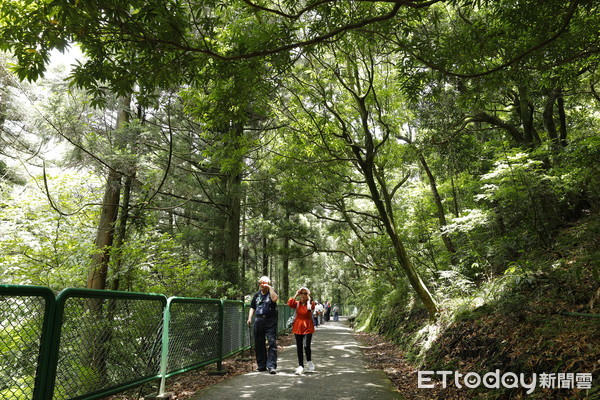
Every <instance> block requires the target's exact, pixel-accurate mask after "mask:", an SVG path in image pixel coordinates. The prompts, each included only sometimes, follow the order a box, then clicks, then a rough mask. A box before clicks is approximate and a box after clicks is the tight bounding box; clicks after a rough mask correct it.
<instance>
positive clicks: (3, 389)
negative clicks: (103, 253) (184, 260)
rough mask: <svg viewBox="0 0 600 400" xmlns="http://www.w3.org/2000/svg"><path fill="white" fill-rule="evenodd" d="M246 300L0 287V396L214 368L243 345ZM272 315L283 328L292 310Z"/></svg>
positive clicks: (67, 393) (106, 388) (56, 396)
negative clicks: (213, 365)
mask: <svg viewBox="0 0 600 400" xmlns="http://www.w3.org/2000/svg"><path fill="white" fill-rule="evenodd" d="M248 307H249V306H248V305H247V304H244V303H243V302H241V301H228V300H215V299H194V298H184V297H171V298H169V299H167V298H166V297H165V296H164V295H161V294H148V293H131V292H116V291H104V290H88V289H65V290H63V291H62V292H60V293H59V294H58V295H57V296H56V297H55V295H54V293H53V292H52V291H51V290H50V289H48V288H45V287H39V286H15V285H0V399H3V400H66V399H69V400H79V399H86V400H93V399H99V398H102V397H105V396H108V395H110V394H114V393H119V392H122V391H124V390H127V389H130V388H133V387H136V386H139V385H141V384H143V383H146V382H149V381H156V380H158V379H161V383H160V392H161V393H163V392H164V390H165V381H166V379H167V378H169V377H172V376H175V375H177V374H181V373H183V372H187V371H190V370H192V369H196V368H199V367H201V366H205V365H208V364H212V363H216V364H217V368H218V369H219V370H220V369H221V363H222V361H223V359H224V358H226V357H229V356H231V355H233V354H236V353H238V352H240V351H244V350H247V349H249V348H250V347H251V345H252V343H251V335H250V329H249V328H248V326H247V324H246V321H247V316H248ZM342 309H343V308H342ZM344 311H346V310H345V309H344ZM278 312H279V319H278V332H282V331H285V330H286V326H285V323H286V321H287V319H288V318H289V317H290V315H291V314H292V310H291V309H290V308H289V307H288V306H287V305H285V304H279V305H278ZM340 314H342V313H340Z"/></svg>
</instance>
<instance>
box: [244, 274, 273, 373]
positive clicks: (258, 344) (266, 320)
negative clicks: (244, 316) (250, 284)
mask: <svg viewBox="0 0 600 400" xmlns="http://www.w3.org/2000/svg"><path fill="white" fill-rule="evenodd" d="M258 283H259V286H260V290H259V291H258V292H256V293H255V294H254V296H253V297H252V301H251V303H250V311H249V313H248V325H252V317H253V316H254V331H253V332H254V346H255V349H256V364H257V365H258V371H266V370H269V372H270V373H271V374H276V373H277V299H279V296H278V295H277V293H275V290H274V289H273V287H272V286H271V279H269V277H268V276H262V277H260V279H259V280H258ZM265 338H266V340H267V341H268V342H269V348H268V349H267V346H266V344H265Z"/></svg>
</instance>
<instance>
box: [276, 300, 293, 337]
mask: <svg viewBox="0 0 600 400" xmlns="http://www.w3.org/2000/svg"><path fill="white" fill-rule="evenodd" d="M293 313H294V310H292V309H291V308H290V307H289V306H288V305H287V303H286V304H278V305H277V333H279V332H283V331H285V330H288V329H289V328H288V327H287V326H285V325H286V323H287V320H288V318H289V317H291V316H292V314H293Z"/></svg>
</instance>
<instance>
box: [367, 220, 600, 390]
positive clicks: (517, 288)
mask: <svg viewBox="0 0 600 400" xmlns="http://www.w3.org/2000/svg"><path fill="white" fill-rule="evenodd" d="M519 263H520V264H525V265H527V268H526V269H519V268H513V269H511V270H509V274H507V275H504V276H502V277H499V278H498V279H496V281H495V282H494V284H493V285H488V286H487V287H485V288H484V287H483V286H482V287H481V288H480V290H479V292H477V293H474V294H473V295H472V297H471V298H470V301H469V302H463V303H460V302H458V303H457V302H456V301H453V302H448V303H445V304H442V307H443V309H442V312H441V315H440V318H439V320H438V322H437V323H436V324H435V325H429V324H428V321H427V315H426V313H425V312H423V310H422V309H420V308H419V307H418V306H413V307H412V308H411V309H410V310H405V311H404V312H403V313H397V315H398V314H401V316H400V317H397V318H399V319H401V320H403V323H399V324H397V326H396V328H395V329H393V330H392V329H390V330H387V331H386V330H382V329H381V327H380V330H379V332H378V334H364V333H361V334H358V335H357V339H358V340H359V341H360V342H361V343H362V344H363V351H364V352H365V356H366V357H367V359H368V360H369V362H370V366H371V367H372V368H381V369H384V370H385V371H386V372H387V373H388V375H389V376H390V378H391V379H392V380H393V381H394V382H395V383H396V385H397V387H398V389H399V390H400V391H401V392H402V393H403V394H404V396H405V397H406V398H407V399H525V398H527V399H600V318H598V316H599V315H600V285H599V281H600V280H599V279H598V273H599V271H598V268H599V267H600V221H599V219H598V218H595V219H593V218H592V219H589V220H587V221H585V222H584V223H580V224H578V225H577V226H574V227H572V228H570V229H567V230H565V231H564V232H563V233H562V234H561V236H560V237H559V238H558V239H557V242H556V245H555V247H554V249H553V250H552V251H545V252H538V253H534V252H532V253H530V254H528V255H527V259H523V260H520V261H519ZM490 288H492V289H493V290H492V289H490ZM454 300H456V299H454ZM467 303H468V304H475V305H472V306H471V307H467V306H465V304H467ZM418 371H452V372H454V371H458V372H460V373H462V374H466V373H469V372H475V373H477V374H478V375H479V376H480V377H483V376H484V375H485V374H486V373H490V372H492V373H493V372H496V371H498V372H499V375H498V376H500V377H501V376H502V375H504V374H506V373H514V374H517V376H518V375H519V374H521V373H522V374H523V375H524V377H525V379H526V383H527V384H529V382H530V381H531V378H532V376H533V374H536V376H537V385H536V387H535V389H534V390H533V391H532V392H531V391H530V393H527V389H526V388H524V387H523V386H521V385H518V386H519V387H516V388H515V387H513V388H505V387H503V386H511V385H510V384H508V385H500V387H498V388H494V387H491V388H486V387H485V386H484V385H483V384H480V385H479V386H478V387H474V388H471V389H469V388H466V387H465V385H464V381H462V380H459V384H461V385H462V388H458V387H456V386H455V384H454V377H455V375H454V374H453V375H450V378H448V381H447V385H446V387H445V388H444V387H443V385H442V380H441V379H439V378H441V376H440V375H437V378H438V379H436V378H435V377H434V376H431V377H433V378H434V379H433V381H432V382H427V383H428V384H434V385H435V386H434V388H426V389H424V388H418ZM562 373H565V374H573V376H572V377H571V376H569V375H565V376H564V377H562V378H564V379H563V380H562V382H563V385H567V386H573V387H574V388H573V389H569V388H559V384H558V379H559V378H561V376H559V375H558V374H562ZM541 374H556V375H555V377H556V381H555V382H556V383H554V384H553V386H554V388H543V387H541V386H542V385H541V381H540V380H541V379H542V375H541ZM581 374H591V376H592V388H591V389H590V390H584V389H577V387H578V386H580V385H578V384H576V383H575V382H574V381H571V379H576V377H577V376H579V377H581V376H582V375H581ZM490 379H492V378H490ZM489 382H493V380H490V381H489ZM507 382H510V381H507ZM474 386H475V385H474Z"/></svg>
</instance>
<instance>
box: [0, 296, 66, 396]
mask: <svg viewBox="0 0 600 400" xmlns="http://www.w3.org/2000/svg"><path fill="white" fill-rule="evenodd" d="M53 308H54V294H53V293H52V291H51V290H50V289H48V288H42V287H34V286H12V285H0V399H4V400H30V399H40V398H41V395H42V393H41V389H42V387H43V386H42V385H41V384H40V382H43V381H44V380H45V374H46V370H47V369H46V367H47V366H46V365H44V362H45V361H46V360H47V357H42V354H44V353H43V350H44V349H48V348H49V340H50V332H49V331H50V329H51V324H50V321H49V317H50V316H51V315H52V312H53Z"/></svg>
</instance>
